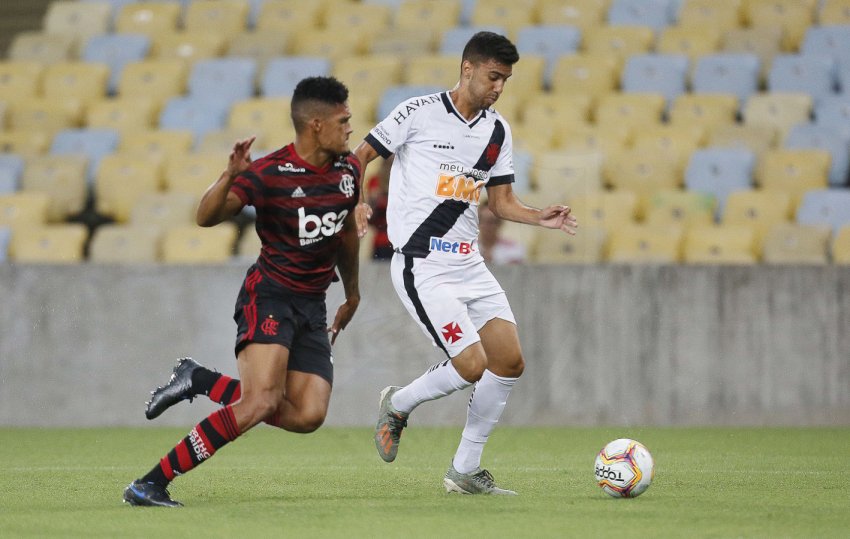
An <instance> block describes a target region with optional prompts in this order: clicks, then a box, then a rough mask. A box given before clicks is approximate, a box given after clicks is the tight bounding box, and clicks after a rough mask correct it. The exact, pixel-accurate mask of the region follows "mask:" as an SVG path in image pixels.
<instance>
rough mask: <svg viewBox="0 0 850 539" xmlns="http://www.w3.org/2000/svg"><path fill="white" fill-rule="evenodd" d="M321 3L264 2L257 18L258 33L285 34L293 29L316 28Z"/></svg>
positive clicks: (298, 0)
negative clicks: (272, 32)
mask: <svg viewBox="0 0 850 539" xmlns="http://www.w3.org/2000/svg"><path fill="white" fill-rule="evenodd" d="M321 13H322V4H321V2H303V1H301V0H265V2H263V4H262V6H261V7H260V13H259V16H258V17H257V27H256V29H257V30H258V31H264V32H265V31H274V32H286V31H292V29H293V28H317V27H318V26H319V23H320V17H321Z"/></svg>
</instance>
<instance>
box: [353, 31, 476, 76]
mask: <svg viewBox="0 0 850 539" xmlns="http://www.w3.org/2000/svg"><path fill="white" fill-rule="evenodd" d="M438 35H439V32H438V31H437V30H434V29H432V28H430V27H398V26H395V27H392V28H388V29H386V30H384V31H383V32H381V33H380V34H376V35H373V36H371V37H370V38H369V40H368V44H367V46H368V52H369V53H370V54H395V55H396V56H398V57H399V58H402V59H403V60H404V61H405V62H406V63H409V62H410V61H412V60H415V59H417V58H419V57H420V56H428V55H430V54H433V53H434V49H435V46H436V42H437V36H438ZM458 66H460V63H458ZM458 69H460V68H459V67H458Z"/></svg>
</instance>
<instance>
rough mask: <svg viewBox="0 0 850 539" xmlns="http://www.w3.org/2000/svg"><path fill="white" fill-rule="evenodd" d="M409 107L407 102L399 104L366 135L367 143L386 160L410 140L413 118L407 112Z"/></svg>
mask: <svg viewBox="0 0 850 539" xmlns="http://www.w3.org/2000/svg"><path fill="white" fill-rule="evenodd" d="M407 107H408V104H407V101H402V102H401V103H399V104H398V106H396V108H394V109H393V111H392V112H390V114H389V116H387V117H386V118H384V119H383V120H382V121H381V122H380V123H379V124H378V125H376V126H375V127H373V128H372V130H371V131H369V134H368V135H366V142H368V143H369V145H370V146H371V147H372V148H374V149H375V151H376V152H378V155H380V156H381V157H383V158H384V159H386V158H387V157H389V156H390V155H392V154H394V153H395V151H396V150H397V149H398V147H399V146H401V145H402V144H404V143H405V142H406V141H407V139H408V136H409V134H410V126H411V124H412V123H413V118H412V117H411V115H410V114H409V112H406V109H407Z"/></svg>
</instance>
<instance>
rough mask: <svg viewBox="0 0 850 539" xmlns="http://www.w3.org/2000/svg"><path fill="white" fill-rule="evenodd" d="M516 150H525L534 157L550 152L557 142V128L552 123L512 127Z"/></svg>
mask: <svg viewBox="0 0 850 539" xmlns="http://www.w3.org/2000/svg"><path fill="white" fill-rule="evenodd" d="M512 134H513V143H514V148H515V149H518V150H525V151H527V152H528V153H530V154H531V155H532V156H536V155H541V154H544V153H547V152H549V151H550V150H551V149H552V148H553V143H554V141H555V126H554V124H552V123H546V124H542V125H537V126H535V125H527V124H516V125H515V127H512Z"/></svg>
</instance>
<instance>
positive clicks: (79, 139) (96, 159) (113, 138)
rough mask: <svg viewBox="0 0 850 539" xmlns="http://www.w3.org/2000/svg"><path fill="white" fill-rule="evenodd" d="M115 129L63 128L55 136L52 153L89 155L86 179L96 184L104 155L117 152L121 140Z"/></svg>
mask: <svg viewBox="0 0 850 539" xmlns="http://www.w3.org/2000/svg"><path fill="white" fill-rule="evenodd" d="M119 138H120V137H119V135H118V132H117V131H115V130H114V129H63V130H62V131H59V132H58V133H57V134H56V136H55V137H53V143H52V144H51V145H50V153H51V154H53V155H63V154H80V155H85V156H86V157H88V160H89V166H88V172H87V174H86V181H87V182H88V184H89V185H93V184H94V177H95V175H96V174H97V167H98V166H99V165H100V160H101V158H102V157H103V156H105V155H108V154H111V153H113V152H115V150H116V149H117V148H118V142H119Z"/></svg>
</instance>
